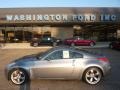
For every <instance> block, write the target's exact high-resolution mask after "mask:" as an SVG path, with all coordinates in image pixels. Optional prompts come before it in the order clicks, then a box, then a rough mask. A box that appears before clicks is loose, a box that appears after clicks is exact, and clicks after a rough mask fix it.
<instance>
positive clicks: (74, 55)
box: [70, 51, 83, 59]
mask: <svg viewBox="0 0 120 90" xmlns="http://www.w3.org/2000/svg"><path fill="white" fill-rule="evenodd" d="M70 58H71V59H72V58H83V55H82V54H80V53H78V52H75V51H70Z"/></svg>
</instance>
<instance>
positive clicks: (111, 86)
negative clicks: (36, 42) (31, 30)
mask: <svg viewBox="0 0 120 90" xmlns="http://www.w3.org/2000/svg"><path fill="white" fill-rule="evenodd" d="M45 50H47V48H46V49H45V48H43V49H42V48H37V49H0V90H120V70H119V68H120V51H117V50H111V49H108V48H94V49H90V48H89V49H87V50H90V51H96V52H98V53H102V54H104V55H106V56H107V57H108V58H109V60H110V62H111V66H112V70H111V73H110V75H109V76H107V77H105V78H104V79H103V80H102V82H100V83H99V84H98V85H94V86H91V85H88V84H86V83H84V82H82V81H79V80H31V81H30V82H29V83H27V84H25V85H20V86H16V85H13V84H12V83H11V82H8V81H7V80H6V78H5V75H4V68H5V66H6V65H7V64H8V63H9V62H11V61H12V60H14V59H17V58H20V57H22V56H25V55H29V54H34V53H38V52H41V51H45Z"/></svg>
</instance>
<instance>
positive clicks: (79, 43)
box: [77, 37, 84, 45]
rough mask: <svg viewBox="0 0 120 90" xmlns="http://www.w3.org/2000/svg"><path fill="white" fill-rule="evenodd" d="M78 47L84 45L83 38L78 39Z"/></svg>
mask: <svg viewBox="0 0 120 90" xmlns="http://www.w3.org/2000/svg"><path fill="white" fill-rule="evenodd" d="M77 45H84V40H83V39H82V38H79V37H78V38H77Z"/></svg>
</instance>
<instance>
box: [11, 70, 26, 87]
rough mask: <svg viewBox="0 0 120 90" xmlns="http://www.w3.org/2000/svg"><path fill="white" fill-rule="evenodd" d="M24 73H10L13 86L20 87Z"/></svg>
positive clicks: (16, 71) (18, 71) (23, 80)
mask: <svg viewBox="0 0 120 90" xmlns="http://www.w3.org/2000/svg"><path fill="white" fill-rule="evenodd" d="M25 79H26V77H25V73H24V72H23V71H21V70H15V71H13V72H12V73H11V81H12V82H13V83H14V84H17V85H20V84H22V83H24V82H25Z"/></svg>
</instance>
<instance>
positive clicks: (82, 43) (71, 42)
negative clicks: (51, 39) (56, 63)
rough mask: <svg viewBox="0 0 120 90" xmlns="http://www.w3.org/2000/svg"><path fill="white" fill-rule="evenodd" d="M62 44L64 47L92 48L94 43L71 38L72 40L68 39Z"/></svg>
mask: <svg viewBox="0 0 120 90" xmlns="http://www.w3.org/2000/svg"><path fill="white" fill-rule="evenodd" d="M64 43H65V44H66V45H71V46H75V45H78V46H94V45H95V41H94V40H85V39H83V38H80V37H73V38H68V39H65V40H64Z"/></svg>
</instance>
